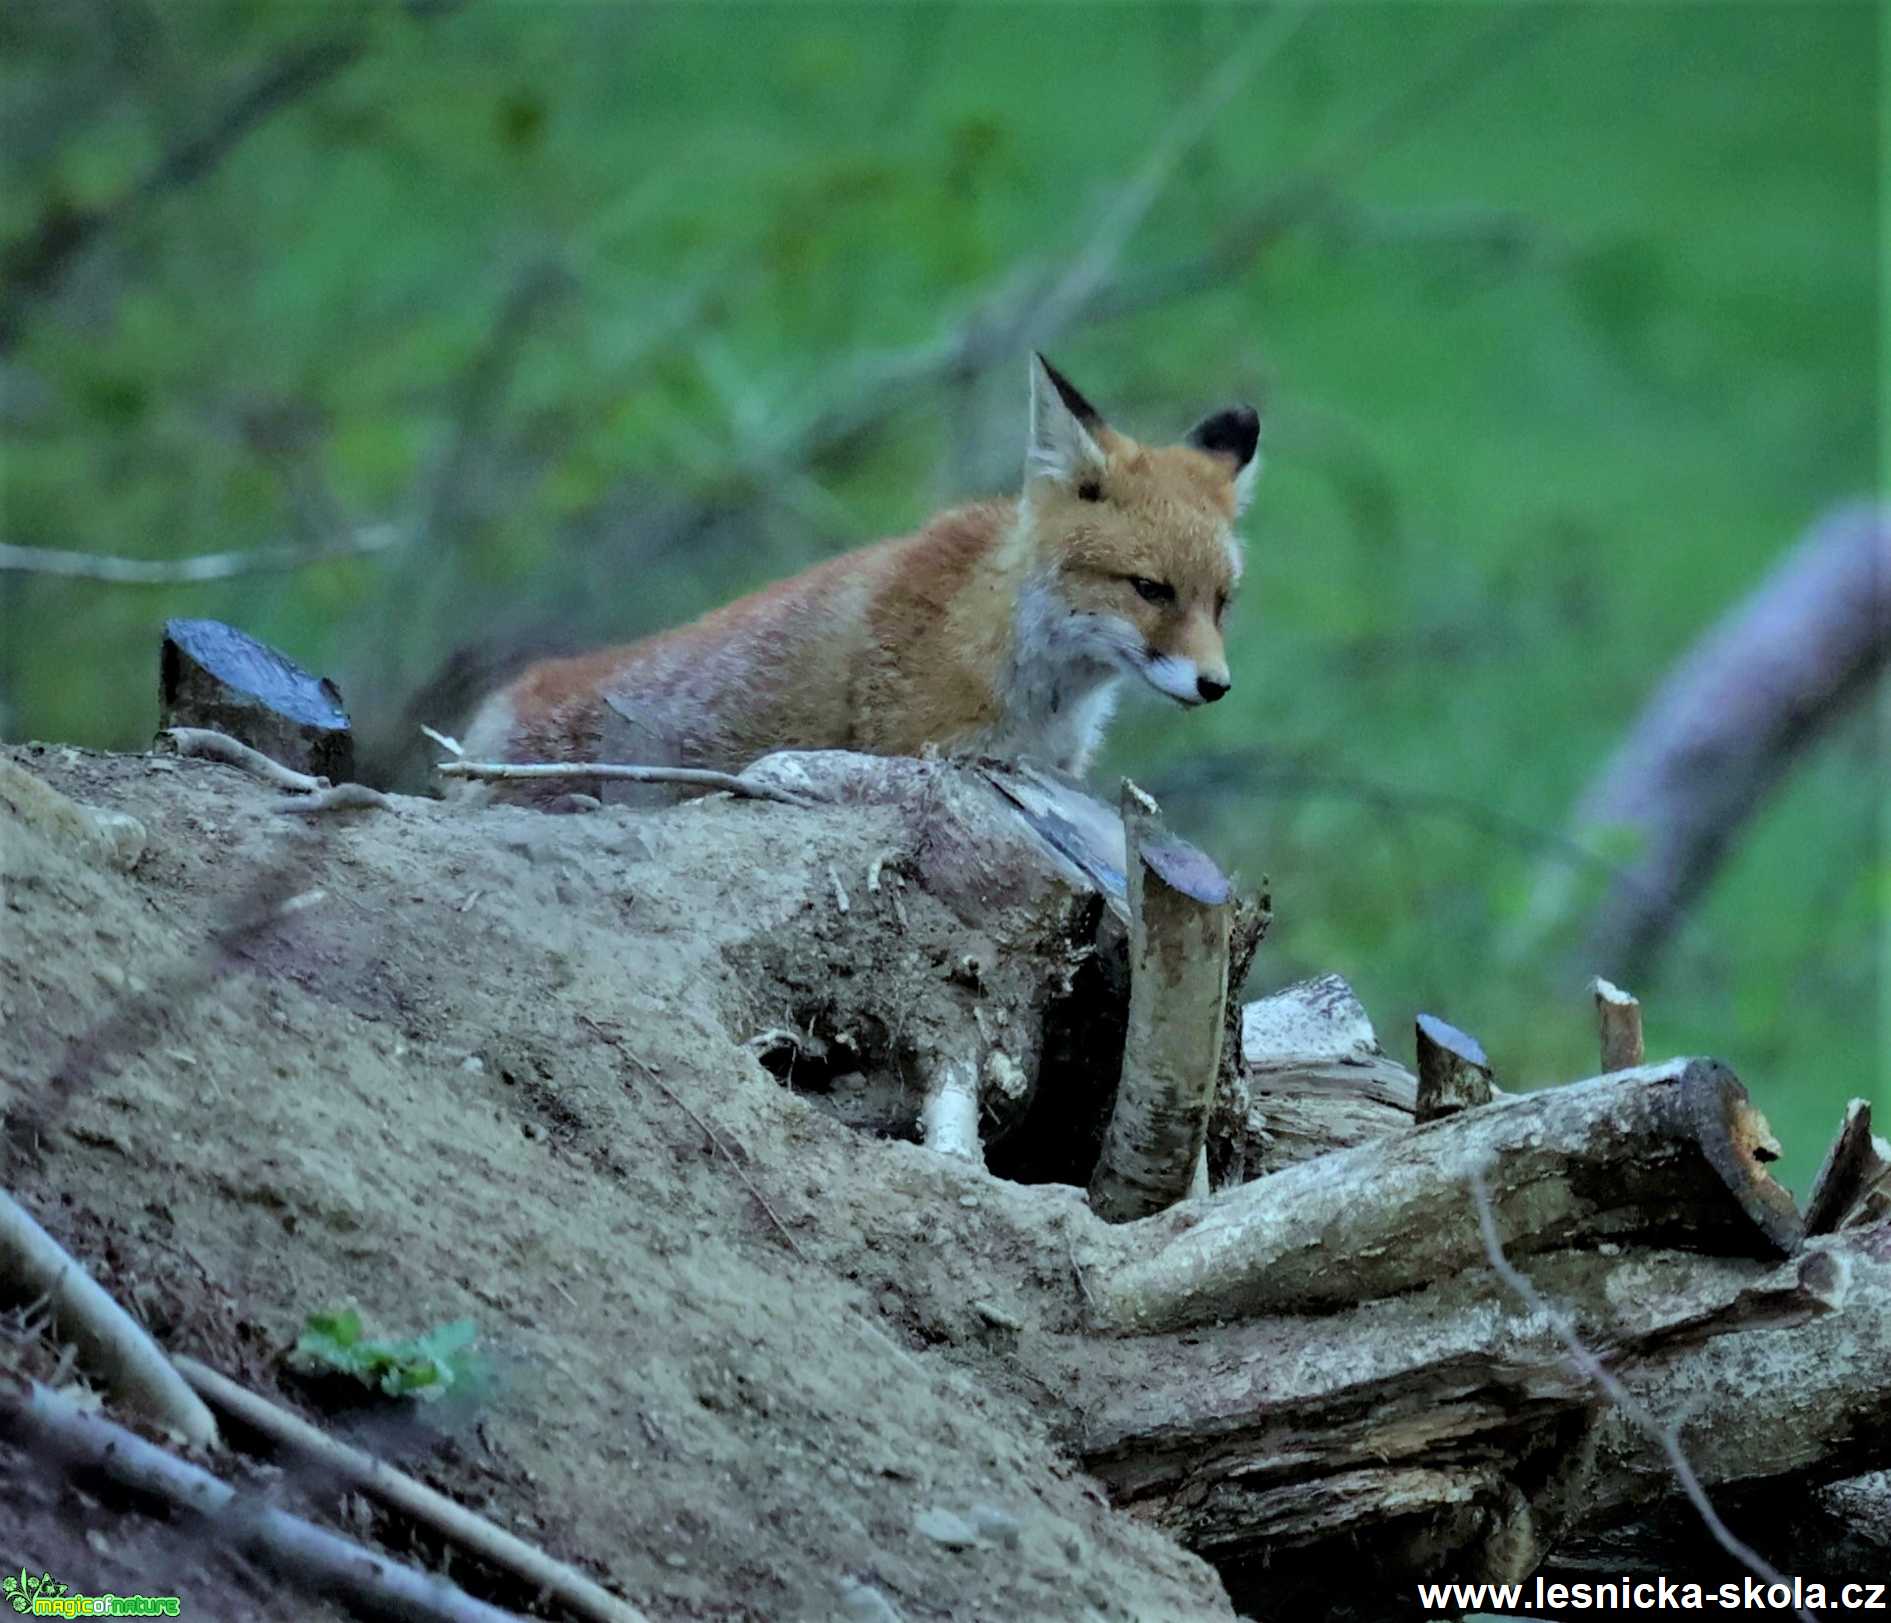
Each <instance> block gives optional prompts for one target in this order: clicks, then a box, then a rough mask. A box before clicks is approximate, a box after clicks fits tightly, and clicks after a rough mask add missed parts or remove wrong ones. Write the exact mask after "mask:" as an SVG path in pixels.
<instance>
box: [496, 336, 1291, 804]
mask: <svg viewBox="0 0 1891 1623" xmlns="http://www.w3.org/2000/svg"><path fill="white" fill-rule="evenodd" d="M1030 424H1031V426H1030V437H1029V445H1028V450H1027V453H1026V457H1025V470H1024V490H1023V493H1022V495H1021V496H1019V497H1018V498H1016V499H1014V500H1004V501H986V502H979V503H975V504H973V505H971V506H967V507H959V508H954V509H952V510H951V511H949V512H946V513H942V514H940V515H939V516H938V517H937V518H935V519H933V521H932V522H931V523H930V524H928V525H927V526H926V527H925V528H924V529H922V530H920V531H919V532H918V533H917V534H916V535H911V536H907V537H905V538H903V539H900V540H894V541H883V542H880V543H878V544H877V545H874V546H869V547H865V548H862V549H861V550H859V551H857V552H850V553H846V554H844V555H842V556H841V557H838V558H834V559H831V560H830V561H829V562H827V563H824V564H821V565H819V566H818V567H816V568H814V569H810V570H808V571H806V572H805V573H804V574H800V575H796V576H794V577H793V578H792V579H789V580H785V581H781V582H778V583H777V584H775V585H773V586H769V587H766V588H764V589H763V590H761V591H758V592H755V593H753V594H752V595H750V596H748V597H744V598H741V599H740V600H738V601H737V602H734V603H731V604H728V605H727V606H726V607H724V608H720V609H717V610H716V611H714V612H713V613H711V614H708V615H705V616H704V617H703V618H702V619H700V620H697V621H696V622H694V623H693V624H691V625H686V626H681V627H679V628H677V629H675V630H673V631H665V632H660V633H658V634H657V635H655V636H652V637H647V638H645V639H644V640H643V641H641V642H636V643H631V644H629V645H628V646H625V647H617V648H605V649H600V650H598V651H596V652H593V653H589V654H582V655H578V656H576V657H574V658H570V659H556V660H548V661H545V662H543V663H541V664H538V665H534V666H532V667H530V668H529V669H527V670H526V671H525V672H524V673H523V674H521V675H520V676H519V677H517V678H516V679H515V680H514V681H513V682H511V683H510V684H509V685H508V686H506V687H505V688H502V689H501V690H499V691H498V692H497V693H495V694H493V695H491V696H490V697H489V698H488V699H487V700H486V701H485V702H484V703H483V704H482V705H481V707H480V709H479V711H478V712H477V714H476V715H475V717H474V719H473V721H472V723H471V725H470V727H469V728H468V730H467V737H466V750H467V754H468V756H469V757H470V758H471V759H473V760H498V761H555V762H583V761H625V762H633V763H638V764H643V765H662V766H691V767H711V768H717V769H720V770H723V771H727V772H737V771H740V770H741V769H742V768H743V767H744V766H747V765H748V764H749V763H750V762H751V761H754V760H756V759H757V758H758V757H760V756H762V755H765V754H767V753H769V752H770V751H772V750H778V749H854V750H863V751H867V752H870V753H874V754H881V755H916V754H918V753H919V752H920V751H921V750H922V749H923V748H924V747H925V746H927V745H934V746H936V747H937V748H939V749H940V750H944V751H948V752H951V751H968V752H976V753H979V754H986V755H994V756H1000V757H1004V758H1007V759H1019V758H1023V759H1029V760H1031V761H1034V762H1036V763H1037V764H1039V765H1042V766H1049V767H1053V768H1056V769H1057V770H1060V771H1063V772H1068V773H1071V774H1073V775H1076V776H1079V777H1080V776H1082V774H1083V772H1084V770H1085V768H1086V767H1087V766H1088V765H1089V762H1090V759H1091V757H1092V756H1093V755H1094V754H1095V752H1096V749H1097V746H1098V743H1099V741H1100V740H1101V737H1102V734H1103V730H1104V727H1105V726H1106V725H1107V723H1108V721H1109V718H1110V714H1111V711H1112V709H1113V707H1114V705H1115V702H1116V697H1117V687H1118V684H1119V682H1120V680H1121V679H1122V678H1123V677H1124V676H1125V675H1133V676H1138V677H1140V678H1141V679H1142V680H1143V681H1145V682H1147V683H1148V684H1149V685H1150V686H1151V687H1152V688H1154V689H1155V690H1156V691H1157V692H1158V693H1161V694H1163V695H1165V696H1166V697H1168V698H1170V699H1172V700H1174V701H1175V702H1176V703H1178V704H1180V705H1183V706H1185V707H1192V706H1194V705H1198V704H1206V703H1210V702H1212V701H1214V700H1216V699H1219V698H1221V697H1222V695H1223V694H1225V693H1227V691H1228V688H1229V683H1230V681H1231V678H1230V676H1229V672H1228V659H1227V653H1226V651H1225V649H1224V648H1223V645H1222V621H1223V618H1224V616H1225V615H1226V613H1227V609H1228V604H1229V602H1230V601H1231V599H1232V598H1233V596H1234V591H1235V587H1236V585H1237V584H1238V583H1239V581H1240V578H1241V547H1240V543H1239V541H1238V540H1237V539H1236V538H1235V535H1234V533H1233V525H1234V522H1235V520H1236V519H1237V518H1239V517H1240V515H1241V513H1242V511H1243V509H1245V508H1246V506H1247V504H1248V500H1249V497H1250V496H1251V495H1252V493H1253V488H1254V483H1255V477H1256V475H1257V473H1258V472H1259V467H1260V459H1259V457H1258V455H1257V454H1256V453H1257V450H1258V446H1259V442H1260V428H1261V424H1260V416H1259V414H1258V413H1257V412H1256V411H1255V410H1254V408H1253V407H1251V406H1231V407H1229V408H1227V409H1226V410H1223V411H1218V412H1215V413H1213V414H1212V415H1211V416H1209V417H1207V418H1205V419H1204V420H1203V421H1202V422H1201V423H1199V424H1198V425H1197V426H1196V427H1195V429H1194V430H1193V431H1192V432H1191V433H1190V434H1189V435H1188V437H1187V439H1186V440H1185V441H1184V442H1183V443H1182V444H1180V445H1175V446H1168V447H1159V448H1158V447H1147V446H1143V445H1139V444H1138V443H1137V442H1136V441H1134V440H1132V439H1130V438H1129V437H1128V436H1127V435H1125V434H1121V433H1119V432H1117V430H1115V429H1113V428H1111V427H1110V426H1109V425H1108V424H1107V423H1105V422H1104V420H1103V418H1102V417H1101V416H1100V415H1099V413H1098V412H1097V410H1096V408H1095V407H1093V406H1092V405H1091V404H1090V403H1089V401H1087V400H1085V399H1084V397H1083V396H1082V395H1081V394H1079V393H1078V392H1077V390H1076V389H1075V388H1074V387H1073V386H1072V385H1071V383H1070V382H1069V380H1068V379H1066V378H1065V377H1063V376H1062V375H1061V374H1060V373H1059V372H1058V371H1057V370H1056V368H1055V367H1053V366H1052V365H1051V364H1050V363H1049V362H1048V361H1046V360H1045V359H1044V358H1043V356H1041V355H1036V356H1033V357H1032V360H1031V418H1030ZM503 787H504V789H505V791H507V792H508V795H509V798H515V799H522V800H527V801H544V800H548V799H550V798H552V797H554V796H556V795H557V794H558V793H560V792H561V791H563V790H565V789H569V788H573V787H585V788H591V789H594V790H595V789H596V788H597V787H598V786H597V785H596V784H594V783H580V782H578V781H577V780H567V781H565V782H548V781H546V780H535V781H531V782H523V783H520V782H513V783H508V784H506V785H504V786H503ZM604 787H605V788H606V789H609V788H618V787H620V786H615V785H606V786H604ZM604 798H628V797H623V796H621V795H611V794H608V793H607V794H605V795H604Z"/></svg>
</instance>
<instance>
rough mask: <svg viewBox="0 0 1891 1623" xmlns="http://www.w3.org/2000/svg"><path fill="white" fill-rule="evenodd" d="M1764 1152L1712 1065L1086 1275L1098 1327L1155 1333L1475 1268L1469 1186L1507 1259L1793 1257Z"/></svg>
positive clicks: (1525, 1100)
mask: <svg viewBox="0 0 1891 1623" xmlns="http://www.w3.org/2000/svg"><path fill="white" fill-rule="evenodd" d="M1770 1142H1771V1135H1770V1132H1769V1131H1768V1129H1767V1128H1766V1125H1765V1121H1764V1118H1763V1117H1761V1116H1760V1115H1759V1113H1758V1112H1757V1111H1756V1110H1754V1109H1753V1107H1752V1105H1751V1104H1750V1103H1749V1102H1748V1100H1747V1095H1746V1090H1745V1089H1744V1088H1742V1087H1741V1086H1740V1083H1739V1081H1738V1080H1737V1079H1736V1078H1735V1077H1734V1075H1733V1073H1732V1072H1731V1071H1729V1070H1728V1069H1727V1068H1726V1067H1725V1066H1723V1065H1721V1064H1719V1063H1718V1062H1716V1061H1713V1060H1699V1059H1695V1060H1675V1061H1671V1062H1669V1063H1668V1064H1666V1065H1657V1066H1649V1067H1644V1068H1643V1069H1640V1070H1635V1071H1623V1072H1618V1073H1617V1074H1616V1075H1614V1076H1612V1077H1597V1078H1593V1079H1592V1080H1590V1081H1588V1082H1583V1083H1577V1084H1575V1085H1573V1086H1571V1087H1565V1088H1556V1089H1551V1090H1549V1091H1546V1092H1543V1093H1535V1094H1529V1095H1526V1096H1523V1097H1520V1098H1514V1099H1506V1100H1504V1101H1502V1102H1501V1103H1497V1104H1492V1105H1488V1106H1486V1107H1484V1108H1482V1109H1479V1110H1471V1111H1465V1112H1462V1113H1460V1114H1459V1115H1456V1116H1452V1117H1449V1118H1446V1119H1444V1120H1440V1121H1436V1122H1433V1123H1431V1124H1429V1125H1428V1126H1425V1127H1421V1128H1418V1129H1417V1130H1415V1131H1413V1132H1411V1133H1407V1134H1405V1135H1403V1136H1401V1137H1398V1138H1393V1139H1387V1140H1384V1141H1380V1142H1376V1143H1372V1144H1366V1145H1362V1146H1360V1147H1358V1148H1356V1149H1352V1150H1345V1151H1341V1152H1339V1153H1337V1154H1334V1155H1330V1156H1324V1157H1320V1158H1318V1159H1316V1160H1313V1161H1306V1162H1302V1163H1301V1164H1299V1165H1298V1166H1295V1167H1291V1168H1289V1169H1287V1170H1286V1171H1284V1172H1280V1173H1277V1174H1275V1175H1274V1176H1273V1177H1271V1178H1267V1179H1264V1180H1262V1181H1261V1182H1259V1183H1254V1184H1248V1185H1244V1186H1243V1187H1242V1188H1241V1189H1239V1190H1235V1191H1230V1192H1227V1193H1225V1194H1224V1195H1223V1196H1222V1197H1221V1198H1219V1199H1218V1200H1216V1201H1215V1202H1214V1203H1213V1205H1212V1206H1210V1207H1208V1208H1206V1209H1203V1208H1188V1209H1185V1210H1183V1211H1181V1212H1178V1213H1165V1214H1163V1215H1162V1216H1160V1217H1154V1218H1149V1219H1146V1220H1144V1221H1143V1222H1142V1223H1139V1224H1135V1225H1131V1226H1129V1227H1127V1228H1125V1229H1122V1230H1120V1231H1118V1234H1119V1236H1120V1239H1119V1240H1118V1242H1117V1243H1116V1244H1115V1245H1114V1246H1113V1247H1112V1248H1111V1250H1110V1251H1109V1252H1105V1251H1103V1250H1102V1249H1101V1248H1099V1251H1098V1253H1097V1254H1094V1255H1092V1256H1091V1257H1090V1258H1088V1259H1086V1266H1087V1267H1088V1269H1089V1273H1090V1292H1091V1296H1092V1299H1093V1301H1094V1322H1095V1324H1096V1325H1097V1327H1098V1328H1099V1329H1104V1330H1110V1331H1117V1332H1123V1333H1132V1334H1147V1333H1150V1332H1152V1331H1160V1330H1174V1329H1180V1328H1183V1327H1185V1326H1188V1325H1198V1324H1206V1323H1212V1322H1214V1321H1215V1320H1217V1319H1231V1318H1238V1317H1246V1316H1251V1315H1255V1314H1259V1313H1267V1312H1274V1313H1280V1312H1294V1311H1300V1310H1304V1309H1308V1308H1331V1307H1336V1306H1341V1305H1345V1304H1348V1303H1353V1302H1361V1301H1370V1300H1372V1299H1374V1298H1376V1297H1383V1296H1392V1295H1396V1294H1398V1293H1399V1292H1401V1291H1408V1290H1416V1289H1419V1288H1421V1287H1423V1286H1425V1285H1427V1284H1430V1283H1432V1282H1435V1281H1437V1280H1440V1279H1445V1278H1449V1277H1450V1276H1451V1275H1452V1274H1455V1273H1458V1272H1460V1271H1462V1270H1463V1269H1465V1268H1467V1267H1471V1266H1475V1265H1476V1264H1477V1262H1478V1260H1479V1259H1480V1258H1481V1256H1482V1254H1483V1253H1482V1245H1481V1241H1480V1239H1479V1236H1478V1232H1477V1224H1476V1222H1475V1219H1474V1216H1473V1214H1472V1213H1471V1212H1470V1211H1469V1210H1468V1208H1467V1207H1466V1205H1465V1202H1464V1196H1463V1192H1464V1190H1465V1188H1466V1187H1467V1186H1468V1184H1469V1182H1470V1180H1471V1177H1472V1175H1473V1174H1474V1173H1478V1172H1482V1173H1483V1174H1484V1176H1485V1177H1486V1178H1487V1179H1489V1181H1490V1186H1491V1195H1492V1201H1493V1203H1494V1205H1495V1208H1496V1212H1497V1217H1498V1225H1499V1232H1500V1234H1501V1236H1502V1240H1503V1244H1504V1246H1505V1247H1506V1249H1507V1250H1509V1251H1511V1252H1512V1254H1514V1255H1528V1254H1530V1253H1532V1252H1536V1251H1545V1250H1550V1249H1553V1248H1554V1247H1557V1246H1559V1245H1567V1244H1570V1243H1572V1242H1575V1241H1578V1240H1580V1241H1582V1242H1583V1243H1588V1244H1595V1243H1599V1242H1603V1241H1608V1242H1614V1243H1618V1244H1630V1243H1633V1244H1642V1245H1664V1244H1665V1245H1684V1246H1687V1247H1689V1248H1691V1249H1695V1250H1701V1251H1725V1252H1730V1253H1732V1254H1734V1255H1754V1254H1771V1255H1783V1254H1789V1253H1791V1252H1792V1251H1793V1250H1795V1249H1796V1248H1797V1246H1798V1244H1799V1242H1800V1239H1801V1230H1800V1222H1799V1217H1798V1213H1797V1212H1796V1210H1795V1209H1794V1208H1793V1205H1792V1199H1791V1196H1789V1195H1788V1194H1787V1193H1786V1192H1785V1190H1783V1189H1781V1188H1780V1187H1779V1185H1777V1184H1775V1183H1774V1182H1773V1181H1772V1179H1771V1178H1769V1177H1768V1176H1767V1175H1766V1172H1765V1169H1764V1167H1763V1166H1762V1165H1761V1164H1760V1160H1759V1157H1758V1156H1757V1155H1756V1153H1755V1151H1756V1147H1758V1146H1763V1145H1765V1144H1769V1143H1770ZM1112 1252H1113V1254H1112Z"/></svg>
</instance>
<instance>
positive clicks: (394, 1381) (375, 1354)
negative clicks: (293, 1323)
mask: <svg viewBox="0 0 1891 1623" xmlns="http://www.w3.org/2000/svg"><path fill="white" fill-rule="evenodd" d="M478 1334H479V1332H478V1330H477V1329H476V1328H475V1327H474V1324H473V1321H472V1320H471V1319H455V1320H454V1321H453V1322H452V1323H450V1324H442V1325H436V1326H435V1327H434V1328H433V1329H431V1330H428V1331H425V1332H423V1333H422V1334H420V1335H418V1336H413V1337H410V1338H408V1339H407V1340H404V1341H393V1340H389V1339H387V1338H385V1337H380V1336H370V1335H368V1334H366V1333H365V1332H364V1331H363V1329H362V1325H361V1315H360V1314H359V1313H357V1312H356V1311H355V1310H354V1309H353V1308H351V1307H348V1308H341V1309H339V1310H337V1311H335V1312H332V1313H311V1314H310V1315H309V1316H308V1320H307V1322H306V1323H305V1325H304V1326H303V1330H302V1334H301V1336H300V1337H299V1338H298V1339H297V1341H296V1344H295V1347H294V1349H293V1350H292V1351H291V1352H290V1354H289V1363H290V1366H291V1367H292V1368H295V1369H299V1370H303V1371H305V1372H308V1373H311V1374H318V1375H345V1376H349V1377H351V1378H353V1379H354V1380H357V1381H359V1382H361V1384H362V1385H363V1386H368V1387H372V1388H374V1389H376V1390H377V1391H380V1392H384V1393H386V1394H387V1395H388V1396H389V1397H414V1398H423V1399H429V1400H431V1399H434V1398H441V1397H445V1396H447V1394H449V1393H459V1394H464V1393H466V1392H468V1391H473V1390H476V1389H477V1388H478V1387H479V1386H480V1385H481V1383H482V1378H483V1375H484V1366H483V1361H482V1360H481V1359H480V1358H479V1357H478V1355H477V1354H475V1353H474V1352H473V1350H472V1347H473V1342H474V1341H475V1340H476V1339H477V1338H478Z"/></svg>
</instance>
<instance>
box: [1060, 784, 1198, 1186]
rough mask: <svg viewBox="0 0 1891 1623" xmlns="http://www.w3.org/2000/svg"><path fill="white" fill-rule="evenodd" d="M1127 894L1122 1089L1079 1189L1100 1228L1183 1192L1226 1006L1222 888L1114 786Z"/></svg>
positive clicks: (1145, 801)
mask: <svg viewBox="0 0 1891 1623" xmlns="http://www.w3.org/2000/svg"><path fill="white" fill-rule="evenodd" d="M1122 813H1123V834H1124V842H1125V845H1126V848H1127V852H1128V861H1127V866H1128V884H1129V914H1130V917H1129V1026H1128V1030H1127V1032H1126V1033H1125V1036H1124V1040H1123V1071H1122V1080H1121V1082H1120V1083H1119V1084H1118V1086H1117V1090H1116V1104H1115V1107H1114V1109H1113V1110H1112V1111H1111V1113H1110V1121H1109V1126H1108V1127H1107V1128H1106V1129H1105V1130H1104V1135H1103V1151H1102V1154H1101V1155H1100V1156H1099V1158H1098V1160H1097V1164H1096V1169H1095V1171H1094V1172H1093V1173H1092V1174H1091V1178H1090V1205H1091V1207H1092V1208H1093V1209H1094V1210H1095V1211H1096V1212H1097V1214H1098V1215H1099V1216H1101V1217H1103V1218H1105V1219H1107V1220H1108V1221H1110V1222H1115V1223H1120V1222H1127V1221H1129V1220H1131V1219H1133V1218H1138V1217H1146V1216H1148V1215H1149V1214H1150V1213H1152V1212H1159V1211H1161V1210H1163V1209H1164V1208H1165V1207H1168V1206H1172V1205H1174V1204H1175V1203H1176V1202H1177V1201H1179V1200H1181V1199H1183V1198H1184V1197H1185V1196H1186V1195H1187V1194H1188V1192H1189V1188H1190V1185H1191V1183H1192V1181H1193V1180H1194V1177H1195V1171H1196V1166H1197V1164H1198V1163H1199V1161H1200V1160H1201V1157H1202V1152H1203V1147H1204V1145H1205V1144H1206V1142H1207V1135H1208V1108H1209V1105H1210V1104H1211V1102H1212V1101H1213V1097H1214V1089H1215V1080H1216V1078H1217V1076H1218V1075H1219V1074H1220V1068H1221V1043H1222V1033H1223V1029H1224V1014H1225V1008H1226V1004H1227V997H1228V915H1229V903H1230V900H1231V898H1232V891H1231V889H1230V887H1229V884H1228V881H1227V879H1226V877H1225V876H1224V875H1223V874H1222V872H1221V870H1220V869H1219V868H1217V867H1216V866H1215V865H1214V863H1212V862H1211V861H1209V859H1208V858H1207V857H1206V856H1204V855H1203V854H1202V853H1201V852H1200V851H1198V850H1196V849H1195V847H1194V846H1192V845H1189V844H1188V843H1187V842H1186V841H1184V840H1180V839H1177V838H1176V837H1175V836H1173V835H1171V834H1168V833H1167V832H1165V831H1164V829H1163V827H1162V823H1161V817H1160V812H1159V809H1158V808H1157V806H1156V803H1155V802H1154V801H1153V800H1151V799H1150V798H1149V797H1148V796H1147V795H1145V794H1144V793H1143V792H1142V791H1141V790H1140V789H1138V788H1137V787H1136V786H1135V785H1134V784H1133V783H1131V782H1129V781H1128V780H1127V779H1125V780H1124V782H1123V801H1122Z"/></svg>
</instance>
